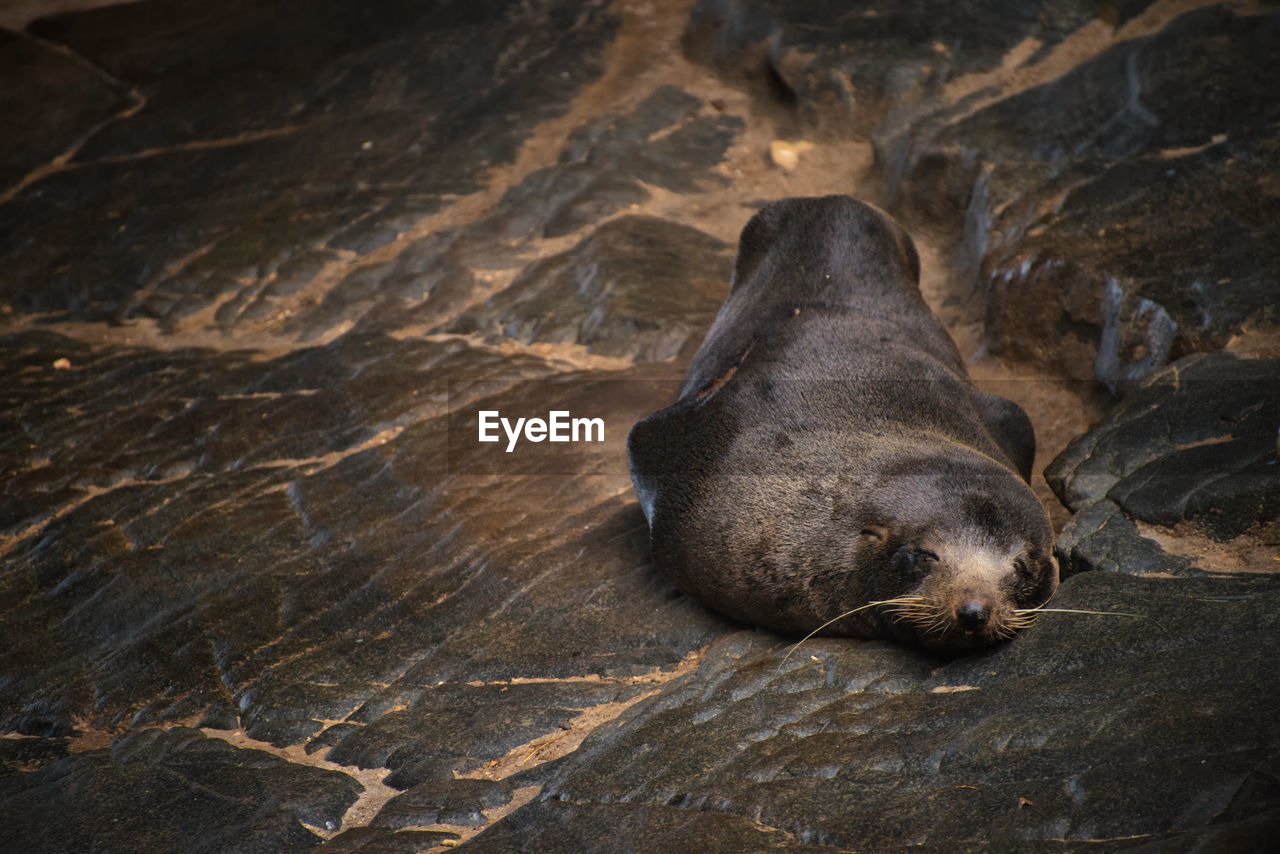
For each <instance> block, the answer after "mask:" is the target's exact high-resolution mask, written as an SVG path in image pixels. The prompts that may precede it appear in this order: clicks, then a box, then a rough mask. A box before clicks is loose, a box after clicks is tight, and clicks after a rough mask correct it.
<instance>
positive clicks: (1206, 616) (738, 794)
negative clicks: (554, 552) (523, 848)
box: [476, 573, 1280, 851]
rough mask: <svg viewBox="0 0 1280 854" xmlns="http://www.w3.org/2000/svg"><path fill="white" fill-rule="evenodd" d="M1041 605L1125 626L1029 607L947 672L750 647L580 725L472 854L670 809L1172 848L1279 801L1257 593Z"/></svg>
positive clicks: (902, 838) (1112, 592) (912, 658)
mask: <svg viewBox="0 0 1280 854" xmlns="http://www.w3.org/2000/svg"><path fill="white" fill-rule="evenodd" d="M1053 604H1054V606H1055V607H1060V608H1076V609H1083V610H1087V611H1107V612H1124V613H1126V614H1129V616H1124V615H1113V616H1107V615H1093V614H1061V613H1047V614H1043V615H1042V616H1041V617H1040V621H1039V624H1038V625H1037V626H1035V627H1034V628H1032V629H1029V630H1026V631H1024V632H1023V633H1022V634H1020V635H1019V637H1018V638H1017V639H1016V640H1014V641H1013V642H1012V643H1010V644H1008V645H1007V646H1004V647H1000V648H998V649H995V650H993V651H991V652H990V653H987V654H984V655H978V656H969V657H966V658H960V659H956V660H955V661H951V662H943V661H936V660H932V661H931V660H929V659H926V658H923V657H921V656H919V655H918V654H916V653H913V652H911V651H908V650H903V649H896V648H893V647H890V646H888V645H884V644H875V643H865V644H850V643H847V642H840V641H830V640H824V641H820V642H817V641H809V642H806V644H805V645H804V646H802V647H801V648H800V649H799V650H798V651H797V652H796V653H794V654H792V655H791V656H790V658H789V659H787V661H786V662H785V663H784V662H783V654H784V652H785V651H786V650H787V645H785V644H777V645H776V646H774V647H773V648H772V649H769V650H766V651H765V652H762V653H760V652H748V653H747V654H746V655H745V656H744V657H743V658H741V659H738V660H736V661H734V663H733V664H732V665H731V666H730V667H727V668H724V667H713V668H712V669H711V670H709V671H708V672H705V673H704V672H700V673H699V674H698V675H697V676H696V677H689V678H686V679H683V680H681V681H679V682H676V683H672V684H671V685H670V686H668V687H667V689H665V690H664V691H663V693H662V694H661V695H659V696H658V697H656V698H654V699H653V700H651V701H646V702H645V703H643V704H641V705H639V706H637V707H634V708H633V709H632V710H631V711H630V713H629V714H628V715H626V716H625V717H624V718H623V719H622V720H620V721H619V722H618V723H617V724H615V725H613V726H609V727H605V728H602V729H600V730H598V731H597V732H596V733H594V734H593V735H592V736H591V737H589V738H588V740H587V742H585V743H584V744H583V746H582V748H580V749H579V751H578V752H577V753H576V754H574V755H573V757H572V758H571V759H570V761H569V762H568V763H566V764H565V765H564V766H563V770H562V772H561V773H559V774H558V775H557V777H556V779H554V780H553V781H552V783H551V784H550V785H549V787H548V789H547V791H546V792H544V794H543V796H542V801H543V802H542V803H535V804H532V805H530V806H527V807H525V808H523V809H521V810H520V811H517V812H516V813H514V814H513V815H512V816H511V817H510V818H509V819H508V820H507V821H506V822H504V823H502V824H499V825H498V826H497V827H495V828H494V829H492V830H490V831H488V832H487V833H485V834H482V835H481V836H480V837H477V839H476V846H477V847H478V848H480V850H485V849H484V847H483V846H482V845H481V843H482V842H484V841H486V839H492V840H494V842H493V844H494V845H495V848H494V850H504V849H503V848H502V847H500V846H501V845H502V844H504V842H505V840H509V839H511V838H514V836H510V837H509V836H507V835H506V834H508V833H511V832H512V831H513V830H515V829H518V832H521V833H526V834H529V833H533V834H546V837H545V838H546V844H545V846H542V847H541V849H540V850H548V851H560V850H565V851H567V850H573V848H572V843H571V842H569V839H570V838H571V837H577V838H578V839H582V838H590V839H591V840H592V844H593V845H594V846H596V847H595V848H592V849H590V850H605V849H606V847H607V846H608V845H609V843H610V842H613V843H614V844H617V843H619V842H621V840H623V839H632V838H636V836H637V835H643V834H645V833H650V832H653V833H660V832H661V831H662V828H663V826H664V824H667V823H669V822H671V821H672V820H673V819H672V818H671V816H672V815H675V816H679V817H681V818H682V819H683V820H685V821H689V822H697V821H706V820H707V818H706V817H707V816H726V817H736V818H738V819H740V820H744V821H749V822H752V824H753V826H754V827H757V828H760V827H764V828H770V829H776V830H778V831H783V832H786V833H788V834H790V836H791V838H792V839H794V840H795V841H798V842H805V841H807V842H811V843H817V844H821V845H828V846H831V847H833V848H841V849H845V848H855V847H856V848H873V849H888V848H895V847H900V846H907V845H912V846H926V847H929V848H932V849H937V850H954V849H957V848H972V847H974V846H980V847H1004V846H1016V847H1027V846H1035V845H1037V844H1039V845H1046V846H1048V845H1054V844H1057V845H1060V844H1062V843H1061V841H1060V840H1066V841H1067V842H1068V843H1072V842H1073V841H1079V842H1084V841H1085V840H1090V841H1095V840H1096V841H1106V840H1121V839H1129V838H1135V837H1146V836H1147V835H1148V834H1151V835H1160V834H1173V835H1175V837H1176V838H1180V839H1181V838H1182V836H1181V835H1180V834H1186V835H1187V836H1188V837H1190V839H1189V840H1187V842H1186V844H1190V842H1192V841H1195V840H1203V839H1207V838H1216V837H1217V835H1218V834H1220V833H1221V832H1222V824H1224V823H1229V822H1237V821H1239V822H1245V821H1251V820H1253V819H1254V818H1255V817H1257V816H1259V815H1263V814H1266V813H1268V812H1274V811H1275V810H1277V809H1280V801H1277V797H1278V796H1280V792H1277V791H1276V790H1275V789H1274V788H1273V787H1271V786H1270V785H1269V784H1268V782H1267V781H1268V780H1269V779H1270V774H1271V773H1272V771H1271V769H1273V768H1274V765H1275V762H1276V761H1277V755H1278V754H1277V744H1280V731H1278V730H1277V723H1276V721H1275V718H1274V716H1272V715H1270V714H1268V713H1267V711H1266V708H1267V704H1268V703H1269V702H1270V700H1269V697H1270V695H1271V694H1273V693H1274V692H1275V690H1276V689H1277V688H1280V659H1278V658H1277V654H1280V647H1278V646H1277V642H1276V639H1277V638H1280V633H1277V632H1276V629H1277V628H1280V624H1278V622H1277V621H1278V620H1280V617H1277V613H1280V612H1278V611H1277V606H1280V590H1278V589H1277V588H1276V586H1275V584H1274V583H1273V582H1272V581H1269V580H1267V581H1262V580H1258V579H1214V580H1208V579H1206V580H1197V579H1177V580H1171V579H1137V578H1133V577H1130V576H1123V575H1119V574H1111V573H1085V574H1083V575H1079V576H1076V577H1073V578H1071V579H1068V580H1067V581H1066V582H1065V583H1064V584H1063V586H1062V588H1061V590H1060V592H1059V594H1058V596H1057V597H1056V598H1055V599H1054V603H1053ZM1135 614H1136V615H1138V616H1133V615H1135ZM1085 639H1087V642H1086V641H1085ZM749 648H750V647H749V646H748V647H746V649H749ZM714 653H715V650H714V649H713V650H712V651H711V652H709V653H708V656H709V658H710V657H711V656H712V655H713V654H714ZM997 709H998V710H999V711H998V712H996V711H993V710H997ZM1237 803H1238V804H1241V805H1243V804H1246V803H1247V804H1248V807H1247V808H1246V807H1243V806H1241V807H1239V808H1237V807H1234V806H1233V804H1237ZM1117 805H1122V806H1120V807H1119V808H1117ZM620 816H627V817H628V818H627V819H626V821H628V822H631V824H630V825H627V824H624V823H623V819H621V818H620ZM610 820H613V821H614V822H615V826H618V830H616V831H613V832H611V831H610V830H609V829H608V828H609V824H608V823H609V821H610ZM675 820H680V819H675ZM566 826H567V827H569V828H571V832H567V833H566V832H564V831H563V830H562V828H564V827H566ZM580 832H581V833H582V834H583V835H582V836H578V834H579V833H580ZM588 834H589V836H588ZM526 838H528V837H526ZM1014 840H1017V841H1016V842H1015V841H1014ZM505 844H510V843H509V842H506V843H505ZM1091 844H1092V843H1091ZM1180 844H1182V843H1180ZM762 847H763V846H762Z"/></svg>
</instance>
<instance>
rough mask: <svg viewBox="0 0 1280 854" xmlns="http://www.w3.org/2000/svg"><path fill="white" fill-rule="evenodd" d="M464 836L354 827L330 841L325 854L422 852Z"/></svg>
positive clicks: (433, 831) (444, 832)
mask: <svg viewBox="0 0 1280 854" xmlns="http://www.w3.org/2000/svg"><path fill="white" fill-rule="evenodd" d="M459 838H460V837H459V836H458V834H456V833H449V832H448V831H446V830H401V831H394V832H393V831H389V830H386V829H383V828H377V827H353V828H351V829H350V830H344V831H343V832H342V833H339V834H338V835H337V836H335V837H333V838H332V839H330V840H329V841H328V842H326V843H325V844H324V845H323V846H322V847H321V848H320V850H321V851H323V852H324V854H420V852H423V851H430V850H432V849H434V848H438V847H440V845H441V844H442V843H445V842H452V841H456V840H457V839H459Z"/></svg>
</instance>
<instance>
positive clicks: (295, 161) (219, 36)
mask: <svg viewBox="0 0 1280 854" xmlns="http://www.w3.org/2000/svg"><path fill="white" fill-rule="evenodd" d="M604 5H605V4H604V3H601V2H590V3H586V4H582V3H563V2H558V0H543V2H538V3H534V4H503V5H500V6H494V7H490V6H480V5H476V4H474V3H469V2H465V0H451V2H445V3H433V4H430V5H429V6H422V5H421V4H418V3H412V2H394V3H390V4H384V5H382V6H380V7H379V8H378V10H377V12H376V14H375V13H374V12H373V10H371V9H369V8H367V7H366V6H365V5H364V4H362V3H359V2H355V1H354V0H326V2H322V3H318V4H315V3H313V4H307V5H306V9H305V12H302V11H297V12H296V13H290V12H286V13H282V11H281V9H280V8H279V7H277V6H276V5H274V4H268V5H266V6H263V5H261V4H258V3H254V2H251V1H250V0H236V2H233V3H231V4H230V5H229V6H224V7H222V13H220V14H219V15H212V16H211V15H209V14H208V13H207V9H205V8H204V7H202V6H201V4H199V3H198V2H193V0H169V2H152V3H146V4H143V5H141V6H138V5H128V4H126V5H121V6H114V7H111V8H105V9H99V10H94V11H90V12H84V13H78V14H71V15H65V16H59V17H54V18H47V19H44V20H42V21H38V22H36V23H35V24H33V25H32V26H31V28H30V29H31V31H32V32H33V33H35V34H36V35H38V36H39V37H41V38H42V39H45V40H47V41H49V42H52V43H56V44H60V45H66V46H67V47H68V48H70V49H71V50H72V51H74V52H76V53H77V54H78V55H79V56H82V57H85V58H86V59H87V60H88V61H89V62H91V63H93V64H94V65H96V66H97V67H99V68H102V69H105V71H106V72H107V73H108V74H109V75H110V76H111V78H114V80H119V81H123V85H124V86H134V87H136V89H137V91H138V92H139V93H140V96H141V97H142V98H144V99H145V103H144V104H143V106H142V108H141V109H140V110H138V111H137V112H136V113H131V114H129V115H121V116H119V117H118V118H117V120H116V121H114V122H112V123H110V124H108V125H105V126H103V127H102V128H101V129H100V130H99V131H98V132H97V133H96V134H94V135H93V137H92V139H90V140H89V141H88V142H87V143H86V144H85V145H84V147H83V148H81V149H80V150H79V151H78V152H76V155H75V157H74V158H73V159H72V161H71V163H70V164H69V168H67V169H63V170H61V171H55V172H54V173H52V174H50V175H49V176H47V177H45V178H44V179H43V180H41V181H39V182H36V183H34V184H32V185H30V186H28V187H27V188H26V189H25V190H24V191H23V192H22V193H20V194H19V195H18V196H17V197H16V198H14V199H13V200H12V201H10V202H8V203H7V204H3V205H0V222H3V223H4V227H0V263H2V264H3V265H4V267H5V270H6V281H5V284H4V286H3V290H2V291H0V298H2V299H3V300H4V301H5V302H8V303H11V304H12V305H13V307H14V308H15V309H16V310H19V311H24V312H25V311H51V312H62V313H65V314H66V316H69V317H74V318H87V317H115V316H120V315H124V316H133V315H137V314H152V315H154V314H161V315H162V316H164V317H166V318H180V317H184V316H189V315H190V314H192V313H193V312H195V311H197V310H199V309H201V308H204V307H205V306H208V305H210V304H211V303H213V302H215V301H218V300H220V299H224V298H237V299H238V300H239V306H240V308H237V307H232V309H230V310H229V313H227V314H224V316H223V317H222V318H221V319H220V322H229V321H230V320H232V319H233V317H232V316H233V315H235V314H236V313H238V311H239V310H242V308H244V307H247V306H249V305H251V304H253V299H254V294H256V293H257V292H259V290H260V289H261V288H262V287H263V283H265V282H266V281H267V280H268V279H269V278H270V277H271V274H272V273H274V272H275V271H276V270H278V269H280V268H281V267H282V266H285V265H287V264H288V263H289V262H290V261H292V260H294V259H298V258H302V257H305V256H307V255H309V254H310V253H312V252H313V251H314V249H315V247H317V246H319V245H323V244H325V243H326V242H328V241H330V240H333V239H335V238H336V239H337V244H338V245H343V246H353V245H354V246H357V247H358V248H363V249H366V250H367V249H368V248H370V247H371V246H372V245H374V244H376V243H377V242H378V241H379V240H382V239H385V235H386V234H388V233H390V232H398V231H399V230H401V224H402V223H403V219H404V217H405V216H406V214H407V213H409V212H410V211H413V212H414V213H415V214H416V215H417V216H419V217H421V216H424V215H425V214H427V213H430V212H431V211H433V210H435V209H436V208H438V207H439V205H440V201H441V198H442V196H445V195H448V194H461V193H466V192H472V191H474V190H476V189H478V188H479V186H480V179H481V178H482V176H483V173H484V170H485V169H487V168H488V167H489V166H491V165H492V164H495V163H500V162H505V161H508V160H510V159H511V158H512V157H513V156H514V154H515V151H516V150H517V148H518V146H519V145H520V143H521V142H522V141H523V140H524V138H525V136H526V135H527V134H528V133H529V132H530V131H531V130H532V128H533V127H535V126H536V125H537V124H538V123H539V122H541V121H544V120H546V119H548V118H550V117H552V116H555V115H557V114H559V113H560V112H562V111H563V110H564V109H565V108H566V106H567V104H568V102H569V101H570V99H572V98H573V96H574V95H575V94H576V93H577V91H578V90H579V89H580V88H581V87H582V85H584V84H585V83H586V82H588V81H589V80H591V79H593V78H594V77H596V76H597V75H598V74H599V71H600V62H599V57H600V53H601V51H602V50H603V47H604V45H605V44H607V43H608V39H609V36H610V35H611V34H612V32H613V29H614V26H615V22H614V20H613V18H612V17H611V16H610V15H609V14H608V13H607V12H606V11H605V10H604ZM289 8H292V7H289ZM140 33H142V34H146V36H145V37H142V38H140V37H139V34H140ZM36 70H39V69H36ZM80 76H81V77H83V76H85V74H84V73H83V72H82V73H81V74H80ZM6 79H9V78H8V77H6ZM442 79H449V80H451V81H452V85H450V86H444V87H441V86H439V85H437V84H438V81H440V80H442ZM193 80H198V81H201V83H200V94H199V97H193V96H192V94H191V91H190V89H189V86H190V85H191V83H190V81H193ZM80 84H81V81H80V80H79V78H74V77H73V78H71V79H68V80H67V86H68V87H69V88H74V89H76V90H77V93H79V91H80V90H81V89H82V88H85V87H81V85H80ZM11 85H13V86H19V85H21V86H24V87H25V84H19V83H18V82H17V81H11ZM89 85H90V86H92V87H96V88H97V89H100V90H104V91H103V94H101V95H98V96H96V101H95V98H94V96H91V95H88V94H85V95H79V94H78V95H77V97H78V99H81V100H77V101H76V102H73V103H82V104H84V105H85V106H83V107H79V108H78V109H79V110H80V111H81V112H84V111H88V112H89V113H91V114H96V112H100V111H102V110H103V109H108V110H114V109H118V107H117V106H116V103H115V100H107V102H106V105H105V106H99V105H98V102H102V101H104V97H105V98H106V99H112V98H114V99H116V100H118V99H119V97H120V96H119V94H117V93H116V92H115V89H113V88H112V87H109V86H108V87H105V89H104V85H103V83H102V82H101V81H100V80H98V79H93V80H91V81H90V82H89ZM27 88H28V91H31V90H30V88H29V87H27ZM36 91H38V90H36ZM44 100H45V101H46V102H61V101H62V100H63V99H62V96H61V95H59V96H58V97H56V98H54V97H46V98H45V99H44ZM68 111H70V112H73V118H75V121H76V122H80V121H82V119H80V118H79V116H78V115H75V114H74V111H73V110H72V109H71V108H68ZM54 130H56V128H55V129H54ZM32 165H34V164H32ZM28 168H29V167H28ZM104 222H105V223H110V224H111V225H110V226H109V227H107V228H103V227H102V225H101V224H102V223H104ZM354 222H358V223H361V225H360V230H361V231H362V232H363V234H364V235H366V236H365V237H359V238H357V237H355V236H354V235H353V234H352V233H351V232H350V224H351V223H354ZM377 235H382V236H377ZM353 240H354V241H355V242H354V243H353V242H352V241H353ZM246 282H247V284H246ZM246 289H247V290H246Z"/></svg>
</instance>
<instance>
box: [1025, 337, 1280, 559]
mask: <svg viewBox="0 0 1280 854" xmlns="http://www.w3.org/2000/svg"><path fill="white" fill-rule="evenodd" d="M1278 425H1280V359H1267V358H1239V357H1236V356H1234V355H1232V354H1230V353H1226V352H1218V353H1212V354H1200V355H1196V356H1189V357H1187V358H1185V359H1182V360H1180V361H1178V362H1175V363H1174V364H1172V365H1170V366H1168V367H1167V368H1165V369H1164V370H1162V371H1160V372H1159V373H1157V374H1156V375H1155V376H1154V377H1153V378H1152V379H1151V380H1150V381H1149V382H1147V383H1145V384H1144V385H1142V386H1141V387H1139V388H1137V389H1136V390H1134V391H1133V392H1132V393H1131V394H1130V395H1129V396H1128V397H1127V398H1125V399H1124V400H1123V401H1122V402H1121V403H1119V404H1118V405H1117V406H1116V407H1115V408H1114V409H1112V410H1111V412H1109V413H1108V414H1107V416H1106V417H1105V418H1104V419H1103V420H1102V421H1101V422H1100V423H1099V424H1097V425H1095V426H1094V427H1093V428H1091V429H1090V430H1089V432H1088V433H1086V434H1084V435H1083V436H1080V437H1078V438H1077V439H1075V440H1073V441H1072V442H1071V444H1069V445H1068V446H1067V447H1066V449H1065V450H1063V452H1062V453H1061V454H1059V455H1058V457H1057V459H1055V460H1054V461H1053V462H1052V463H1051V464H1050V465H1049V467H1048V468H1047V469H1046V470H1045V479H1046V480H1047V481H1048V482H1049V485H1050V487H1052V488H1053V490H1054V492H1055V493H1056V494H1057V495H1058V497H1059V498H1060V499H1062V502H1063V503H1064V504H1066V505H1067V506H1068V507H1070V508H1071V509H1072V510H1076V511H1082V510H1084V509H1086V508H1088V507H1090V506H1092V505H1094V504H1095V503H1097V502H1099V501H1102V500H1103V499H1104V498H1105V499H1109V500H1110V501H1111V502H1114V505H1115V506H1118V507H1119V508H1121V509H1122V510H1123V511H1124V512H1125V513H1126V514H1127V515H1128V516H1129V517H1131V518H1136V519H1141V520H1142V521H1144V522H1150V523H1152V524H1156V525H1161V526H1164V527H1173V526H1174V525H1176V524H1178V523H1179V522H1183V521H1186V522H1191V523H1194V524H1195V525H1196V527H1198V528H1199V529H1201V530H1202V531H1204V532H1205V533H1206V534H1208V535H1209V536H1210V537H1212V538H1213V539H1216V540H1228V539H1231V538H1233V537H1236V536H1239V535H1240V534H1243V533H1245V532H1246V531H1248V530H1250V529H1259V528H1262V527H1264V526H1267V525H1270V524H1273V523H1274V522H1275V521H1276V520H1277V519H1280V454H1278V453H1277V447H1276V429H1277V426H1278Z"/></svg>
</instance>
